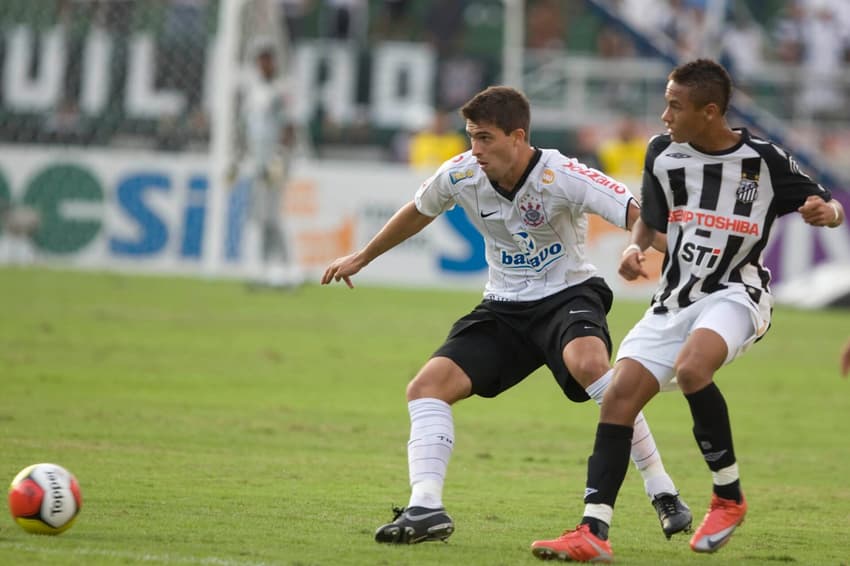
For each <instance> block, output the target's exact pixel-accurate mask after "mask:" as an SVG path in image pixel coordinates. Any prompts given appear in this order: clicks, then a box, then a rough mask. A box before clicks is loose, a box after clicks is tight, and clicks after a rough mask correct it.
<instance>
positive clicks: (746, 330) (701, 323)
mask: <svg viewBox="0 0 850 566" xmlns="http://www.w3.org/2000/svg"><path fill="white" fill-rule="evenodd" d="M706 300H708V299H706ZM698 329H705V330H710V331H712V332H714V333H715V334H717V335H718V336H719V337H720V338H721V339H722V341H723V344H724V346H725V347H726V348H725V349H726V352H725V354H724V355H723V357H722V359H721V360H720V366H722V365H725V364H728V363H729V362H731V361H732V360H734V359H735V358H737V357H738V356H740V355H741V354H743V353H744V351H746V349H747V348H749V347H750V345H752V343H753V342H755V339H756V327H755V323H754V322H753V313H752V310H751V309H748V308H747V307H745V306H744V305H742V304H740V303H738V302H735V301H730V300H725V299H719V300H716V301H712V302H711V303H710V304H708V305H707V306H706V308H704V309H703V310H702V312H701V313H700V314H699V316H697V318H696V320H695V321H694V323H693V326H692V328H691V332H692V333H693V332H695V331H696V330H698ZM720 366H718V367H720Z"/></svg>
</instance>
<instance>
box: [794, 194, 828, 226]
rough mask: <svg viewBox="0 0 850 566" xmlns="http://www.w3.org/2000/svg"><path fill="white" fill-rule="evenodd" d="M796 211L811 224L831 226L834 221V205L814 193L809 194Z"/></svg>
mask: <svg viewBox="0 0 850 566" xmlns="http://www.w3.org/2000/svg"><path fill="white" fill-rule="evenodd" d="M830 202H831V201H830ZM797 212H799V213H800V214H801V215H802V217H803V220H804V221H805V222H806V223H807V224H811V225H812V226H832V225H833V224H834V223H835V221H836V208H835V205H833V204H830V203H829V202H826V201H824V200H823V199H822V198H820V197H818V196H815V195H811V196H809V198H807V199H806V202H805V203H803V206H801V207H800V208H798V209H797Z"/></svg>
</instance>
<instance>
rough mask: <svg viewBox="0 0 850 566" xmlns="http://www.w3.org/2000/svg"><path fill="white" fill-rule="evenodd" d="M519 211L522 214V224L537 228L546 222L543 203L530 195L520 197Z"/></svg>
mask: <svg viewBox="0 0 850 566" xmlns="http://www.w3.org/2000/svg"><path fill="white" fill-rule="evenodd" d="M519 209H520V211H521V212H522V222H523V224H525V225H526V226H530V227H532V228H535V227H537V226H540V225H541V224H543V223H544V222H546V218H545V216H544V215H543V201H541V200H540V198H538V197H536V196H534V195H532V194H530V193H526V194H524V195H523V196H522V197H520V199H519Z"/></svg>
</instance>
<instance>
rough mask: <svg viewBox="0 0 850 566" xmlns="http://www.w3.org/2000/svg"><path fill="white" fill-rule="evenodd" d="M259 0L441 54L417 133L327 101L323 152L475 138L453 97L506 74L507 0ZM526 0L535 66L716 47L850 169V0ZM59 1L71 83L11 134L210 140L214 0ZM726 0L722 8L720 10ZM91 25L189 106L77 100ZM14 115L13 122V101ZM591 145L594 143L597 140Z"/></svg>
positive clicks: (355, 37) (117, 91)
mask: <svg viewBox="0 0 850 566" xmlns="http://www.w3.org/2000/svg"><path fill="white" fill-rule="evenodd" d="M254 1H255V2H262V3H264V4H266V5H270V6H271V7H272V8H273V13H275V14H277V17H278V20H279V21H277V22H275V24H276V26H277V29H278V31H279V34H280V37H281V38H283V40H284V41H285V42H286V44H288V45H290V46H291V47H293V48H294V49H297V48H298V45H299V44H301V43H302V42H308V41H316V40H320V41H321V40H326V41H333V42H346V44H347V45H349V47H350V48H351V49H354V50H357V51H361V52H364V53H365V52H368V50H369V49H370V48H371V47H373V46H374V45H375V44H377V43H379V42H387V41H405V42H410V41H412V42H419V43H427V44H428V45H431V46H432V47H433V50H434V52H435V53H436V56H437V57H436V61H437V70H436V80H435V81H434V85H433V97H432V98H433V104H434V115H433V120H428V121H427V122H428V123H427V125H426V124H424V123H423V125H422V126H421V131H413V130H407V131H399V130H388V129H386V128H380V127H376V126H375V125H374V124H372V123H370V121H369V118H368V116H365V117H363V118H362V119H360V120H357V121H355V122H354V123H352V124H341V123H334V122H333V120H331V119H330V118H329V117H328V115H327V114H326V113H322V112H321V111H319V112H318V113H317V115H316V116H315V117H314V118H311V120H310V124H306V125H305V128H304V131H305V132H306V135H308V136H309V137H310V140H309V142H310V143H309V145H310V146H311V147H313V148H314V150H315V153H316V154H317V155H320V156H321V155H325V154H326V155H333V156H340V155H341V156H345V155H346V153H347V151H346V150H350V151H348V153H350V154H351V155H364V153H363V152H362V151H355V150H354V146H358V147H361V148H362V147H369V148H373V149H374V151H373V152H372V153H368V155H370V156H374V157H376V158H380V159H387V160H394V161H399V162H418V161H422V160H423V159H425V158H423V157H422V155H433V154H434V151H433V148H434V146H435V143H434V140H435V139H442V138H440V137H435V136H446V139H449V142H448V143H449V144H452V145H450V146H449V147H451V148H452V151H454V150H455V149H456V148H457V147H459V146H458V145H457V143H458V142H457V140H458V139H459V138H462V137H463V128H462V126H463V124H462V123H461V122H460V120H459V119H458V118H457V116H456V112H455V110H456V109H457V107H458V106H459V105H461V104H462V103H463V102H464V101H465V100H467V99H468V98H469V97H470V96H471V95H472V94H474V93H475V92H477V91H478V90H480V89H481V88H483V87H485V86H487V85H488V84H493V83H496V82H498V81H499V80H500V78H501V64H502V53H501V48H502V37H503V33H504V30H503V14H504V12H503V10H504V5H503V1H502V0H254ZM48 4H50V3H48V2H38V3H31V2H24V1H23V0H7V1H4V2H3V7H0V21H2V24H3V25H4V29H10V24H12V23H14V22H15V21H16V19H19V18H22V17H23V18H28V19H32V16H31V15H32V14H33V13H35V12H34V10H39V11H41V12H50V9H48V8H47V5H48ZM525 4H526V6H525V9H526V29H525V30H524V32H525V45H526V70H528V68H533V67H534V66H536V65H537V66H539V65H544V64H546V63H547V62H550V61H552V60H554V59H557V58H559V57H561V58H563V57H565V56H576V55H581V56H591V57H597V58H599V59H600V60H622V59H629V58H633V57H651V56H653V55H654V54H655V51H654V50H661V51H662V52H665V53H668V54H670V55H672V56H674V57H677V58H679V59H680V60H681V59H688V58H692V57H694V56H698V55H701V56H711V57H714V58H717V59H720V60H721V61H722V62H724V63H725V64H726V65H727V66H728V68H730V70H731V71H732V73H733V78H734V79H735V82H736V85H737V86H738V87H739V88H740V90H741V91H742V92H744V93H747V94H748V95H750V96H751V97H753V98H754V99H755V100H756V101H757V103H759V105H760V106H762V107H764V108H766V109H767V110H769V111H771V112H773V113H774V114H775V115H776V116H778V117H779V118H781V119H782V120H784V121H786V123H788V124H789V125H792V126H793V129H794V131H795V132H798V134H799V133H801V132H802V134H800V135H803V136H806V137H805V141H806V142H808V143H811V144H814V147H817V149H818V151H819V152H820V153H822V154H823V155H824V156H825V158H826V159H827V160H829V161H831V162H834V163H836V164H837V166H838V167H839V168H843V169H844V170H850V163H848V162H847V161H848V158H847V157H845V156H847V155H850V151H847V149H848V148H850V122H849V121H848V117H847V115H846V112H845V111H844V109H845V108H847V107H848V104H847V103H848V86H849V85H850V83H848V79H847V73H846V72H845V71H844V68H843V67H844V63H845V62H846V61H847V58H848V52H850V49H848V48H850V2H846V1H844V0H740V1H728V2H725V3H719V2H712V1H711V0H526V3H525ZM52 5H53V8H52V9H53V12H52V13H49V14H48V13H45V14H42V17H41V19H42V21H50V20H51V19H52V20H53V21H55V22H57V23H58V24H59V25H60V26H64V27H65V28H66V29H67V36H68V54H69V55H68V57H69V63H68V68H67V69H66V72H65V74H64V79H63V80H64V83H65V84H64V88H63V96H62V97H61V100H59V102H58V103H57V104H56V105H55V107H54V109H53V110H52V111H51V112H48V113H45V114H42V115H41V116H38V117H34V116H29V115H24V116H16V117H14V119H12V121H11V122H9V124H8V127H4V128H3V131H4V133H3V138H5V139H6V140H9V139H10V138H12V139H13V140H15V141H31V142H47V143H82V144H103V145H118V146H141V147H152V148H155V149H159V150H165V151H173V150H203V149H204V148H205V147H206V146H207V144H208V140H209V128H210V118H209V116H208V113H207V109H208V107H209V101H208V100H205V99H204V98H205V93H204V80H205V72H204V71H203V69H204V67H205V64H206V61H207V57H208V51H209V46H210V44H211V38H212V37H214V36H215V33H216V25H217V18H218V8H219V6H218V2H217V1H215V0H156V1H150V2H141V1H139V0H56V1H55V2H53V3H52ZM717 6H723V7H724V9H722V10H719V12H718V10H717V9H716V7H717ZM623 23H625V24H627V25H623ZM91 29H101V30H104V31H106V32H107V33H110V34H114V35H115V36H116V37H127V36H128V35H129V34H130V33H131V32H133V31H134V30H139V29H145V30H149V31H151V32H152V33H153V34H154V35H155V37H156V52H155V55H156V58H157V61H159V62H160V63H161V64H159V65H158V66H157V77H156V84H157V86H158V87H160V88H169V89H175V90H177V91H179V92H181V93H182V94H183V96H184V97H185V104H183V105H182V106H181V107H180V109H179V111H175V112H173V113H170V114H167V115H164V116H160V117H159V118H157V119H156V120H147V121H146V120H125V119H122V118H121V116H120V115H119V114H120V112H121V106H120V104H118V103H116V104H115V105H113V106H114V108H113V107H112V106H111V107H110V108H109V110H110V113H108V115H103V116H98V117H92V116H88V115H87V114H86V112H85V111H84V110H83V109H82V108H81V105H80V103H79V100H80V91H81V84H80V78H79V77H80V72H79V69H80V66H81V65H82V61H83V59H84V57H85V53H84V49H85V44H84V41H83V37H84V34H85V33H90V31H91ZM116 48H117V49H121V48H122V47H121V46H120V44H119V45H117V47H116ZM7 51H8V50H7ZM116 61H118V59H116ZM112 66H113V69H112V72H113V74H114V76H115V79H116V80H113V81H112V84H113V86H112V87H111V89H112V92H110V97H111V98H112V97H114V99H115V100H117V101H121V100H122V97H123V96H124V94H125V93H123V92H122V90H121V89H122V85H123V84H124V82H125V81H124V79H125V75H124V74H125V73H126V69H125V68H123V66H122V63H120V62H113V64H112ZM359 83H363V86H362V87H358V96H359V97H368V96H369V93H368V89H369V86H368V80H367V79H366V80H364V79H363V78H360V79H359V80H358V84H359ZM206 96H208V93H207V94H206ZM642 110H644V109H641V111H642ZM628 114H629V112H627V111H625V112H621V116H620V118H618V119H617V120H615V121H614V122H612V124H610V125H609V126H610V127H608V128H607V129H606V131H608V132H610V133H611V135H612V136H614V137H615V138H616V137H618V132H620V131H621V130H622V129H623V128H630V129H632V130H636V129H637V130H642V131H643V132H644V133H645V131H646V130H648V129H651V128H653V127H657V116H646V115H640V112H636V113H634V114H635V115H632V116H630V115H628ZM4 115H5V116H6V118H5V119H6V120H9V117H8V115H9V113H8V112H4ZM590 119H591V117H588V120H590ZM621 122H622V123H621ZM624 124H625V125H624ZM587 138H588V136H587V135H585V134H584V133H583V132H582V131H581V127H580V126H579V127H577V128H576V127H571V131H566V132H564V135H560V136H558V138H557V139H558V140H561V147H560V149H561V150H562V151H564V152H565V153H568V154H576V155H581V154H594V155H597V154H599V150H601V149H602V148H600V147H599V145H600V144H602V143H603V142H604V141H605V140H604V139H593V140H588V139H587ZM423 139H424V140H425V141H424V142H423ZM546 141H547V142H548V141H549V140H548V139H547V140H546ZM587 144H592V145H594V147H592V148H590V149H588V147H586V146H587ZM436 145H439V144H436ZM422 147H426V148H430V149H427V150H425V151H423V150H422ZM428 159H433V157H429V158H428Z"/></svg>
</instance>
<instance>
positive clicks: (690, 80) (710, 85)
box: [667, 59, 732, 114]
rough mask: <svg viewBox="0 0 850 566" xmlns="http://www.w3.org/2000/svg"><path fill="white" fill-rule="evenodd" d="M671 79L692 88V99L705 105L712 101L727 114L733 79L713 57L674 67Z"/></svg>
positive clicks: (721, 111)
mask: <svg viewBox="0 0 850 566" xmlns="http://www.w3.org/2000/svg"><path fill="white" fill-rule="evenodd" d="M667 78H668V79H669V80H671V81H673V82H675V83H677V84H680V85H682V86H686V87H688V88H689V89H691V92H690V95H691V100H692V101H693V102H694V104H696V105H698V106H700V107H703V106H705V105H707V104H711V103H712V102H713V103H715V104H717V107H718V108H720V113H721V114H726V110H727V108H729V99H731V98H732V79H731V77H729V73H728V72H727V71H726V69H724V68H723V66H722V65H721V64H720V63H717V62H716V61H712V60H711V59H696V60H695V61H691V62H689V63H685V64H684V65H680V66H678V67H676V68H675V69H673V72H671V73H670V75H669V76H668V77H667Z"/></svg>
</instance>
